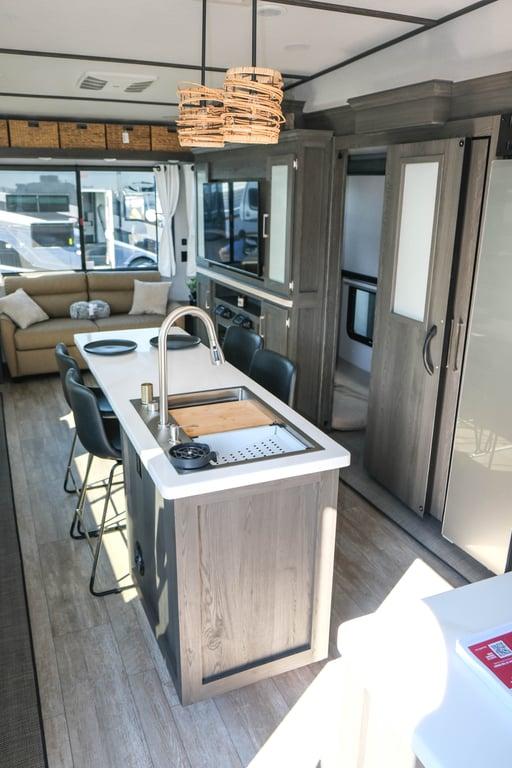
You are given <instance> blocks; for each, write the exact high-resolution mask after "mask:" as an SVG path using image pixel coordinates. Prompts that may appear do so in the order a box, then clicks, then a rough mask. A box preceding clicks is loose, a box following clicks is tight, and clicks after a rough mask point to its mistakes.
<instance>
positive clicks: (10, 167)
mask: <svg viewBox="0 0 512 768" xmlns="http://www.w3.org/2000/svg"><path fill="white" fill-rule="evenodd" d="M153 167H154V162H153V163H151V164H148V165H118V164H117V163H116V164H115V165H114V164H112V166H109V167H108V168H106V167H105V166H104V165H76V164H69V165H66V164H62V165H61V164H60V163H59V164H52V165H47V164H44V165H43V164H41V165H39V164H37V163H36V164H34V165H33V164H32V163H30V164H29V163H27V164H25V163H23V164H22V165H17V164H15V163H9V164H7V163H0V172H2V171H56V172H58V171H68V172H71V173H74V175H75V183H76V197H77V209H78V231H79V235H80V252H81V254H80V256H81V267H80V269H68V270H66V272H73V273H75V272H96V271H98V272H99V271H101V272H102V273H106V272H108V273H111V272H116V273H117V272H134V271H136V270H135V269H134V268H133V267H114V268H106V269H101V270H96V269H87V268H86V266H85V257H86V254H85V235H84V224H83V222H84V218H83V206H82V184H81V178H80V172H81V171H100V172H102V171H104V172H109V171H112V170H115V171H148V170H151V171H152V170H153ZM155 228H156V232H157V238H156V242H157V249H158V247H159V239H158V227H155ZM173 232H174V220H173ZM156 256H157V260H156V264H155V266H154V267H149V266H148V267H144V271H148V272H158V271H159V269H160V266H159V263H158V256H159V253H158V250H157V253H156ZM54 272H55V270H51V269H48V270H44V269H42V270H34V271H33V273H32V274H36V273H37V274H39V275H51V274H53V273H54ZM25 274H27V273H26V272H15V271H14V270H13V271H9V272H6V273H5V274H4V273H2V272H0V276H3V278H4V279H5V277H11V276H12V277H15V276H16V275H25Z"/></svg>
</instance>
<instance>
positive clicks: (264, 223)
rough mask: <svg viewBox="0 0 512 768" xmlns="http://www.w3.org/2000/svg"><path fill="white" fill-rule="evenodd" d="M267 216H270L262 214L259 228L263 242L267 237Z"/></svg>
mask: <svg viewBox="0 0 512 768" xmlns="http://www.w3.org/2000/svg"><path fill="white" fill-rule="evenodd" d="M269 216H270V214H268V213H264V214H263V221H262V227H261V229H262V234H261V236H262V238H263V239H264V240H266V238H267V237H268V232H267V222H268V219H269Z"/></svg>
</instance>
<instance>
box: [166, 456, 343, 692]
mask: <svg viewBox="0 0 512 768" xmlns="http://www.w3.org/2000/svg"><path fill="white" fill-rule="evenodd" d="M337 491H338V471H337V470H336V471H332V472H327V473H321V474H316V475H310V476H307V477H299V478H288V479H285V480H281V481H278V482H271V483H264V484H260V485H255V486H250V487H245V488H238V489H232V490H230V491H226V492H221V493H212V494H210V495H208V496H201V497H193V498H189V499H185V500H179V501H176V502H175V533H176V558H177V563H176V565H177V583H178V585H179V586H178V600H179V615H180V653H181V659H182V660H183V661H182V666H181V698H182V703H183V704H187V703H190V702H192V701H196V700H198V699H203V698H207V697H210V696H215V695H217V694H220V693H222V692H224V691H227V690H232V689H234V688H239V687H241V686H243V685H247V684H249V683H252V682H255V681H256V680H259V679H262V678H266V677H270V676H272V675H277V674H280V673H281V672H285V671H287V670H290V669H294V668H296V667H299V666H302V665H304V664H309V663H311V662H313V661H318V660H320V659H322V658H325V657H326V656H327V653H328V640H329V623H330V606H331V589H332V574H333V562H334V540H335V528H336V501H337Z"/></svg>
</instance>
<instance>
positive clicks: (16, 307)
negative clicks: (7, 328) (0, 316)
mask: <svg viewBox="0 0 512 768" xmlns="http://www.w3.org/2000/svg"><path fill="white" fill-rule="evenodd" d="M0 312H3V313H4V314H6V315H7V317H10V318H11V320H12V321H13V323H16V325H17V326H18V328H29V327H30V326H31V325H34V324H35V323H42V322H44V321H45V320H49V319H50V318H49V317H48V315H47V314H46V312H45V311H44V310H42V309H41V307H40V306H39V304H38V303H37V302H36V301H34V299H33V298H32V297H31V296H29V295H28V293H25V291H24V290H23V288H18V289H17V290H16V291H14V293H10V294H9V295H8V296H4V297H3V298H1V299H0Z"/></svg>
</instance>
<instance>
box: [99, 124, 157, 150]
mask: <svg viewBox="0 0 512 768" xmlns="http://www.w3.org/2000/svg"><path fill="white" fill-rule="evenodd" d="M107 149H126V150H138V151H146V150H147V151H149V150H150V149H151V137H150V132H149V125H127V124H125V125H107Z"/></svg>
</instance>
